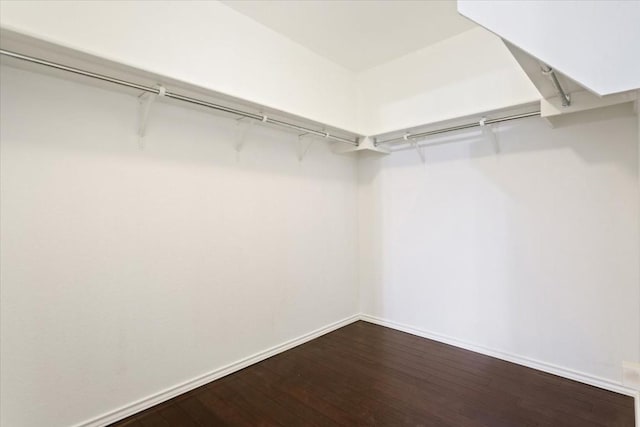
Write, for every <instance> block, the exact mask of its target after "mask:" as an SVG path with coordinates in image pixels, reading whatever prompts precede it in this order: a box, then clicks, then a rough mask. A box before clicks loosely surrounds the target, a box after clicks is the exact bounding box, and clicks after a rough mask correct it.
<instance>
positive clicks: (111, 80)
mask: <svg viewBox="0 0 640 427" xmlns="http://www.w3.org/2000/svg"><path fill="white" fill-rule="evenodd" d="M0 54H1V55H4V56H9V57H11V58H16V59H19V60H22V61H27V62H31V63H34V64H38V65H44V66H45V67H49V68H55V69H57V70H62V71H68V72H70V73H74V74H78V75H81V76H85V77H90V78H92V79H97V80H102V81H105V82H109V83H113V84H117V85H120V86H125V87H128V88H132V89H137V90H141V91H144V92H149V93H154V94H156V95H158V94H160V91H161V90H160V89H159V88H157V87H150V86H144V85H141V84H138V83H133V82H128V81H126V80H120V79H116V78H114V77H109V76H105V75H103V74H98V73H92V72H91V71H86V70H81V69H79V68H74V67H69V66H66V65H62V64H58V63H55V62H51V61H46V60H44V59H40V58H35V57H33V56H28V55H22V54H20V53H17V52H11V51H8V50H4V49H0ZM164 96H166V97H167V98H172V99H177V100H178V101H183V102H188V103H190V104H195V105H200V106H203V107H207V108H211V109H214V110H218V111H224V112H225V113H230V114H235V115H237V116H241V117H245V118H249V119H254V120H258V121H261V122H263V123H268V124H272V125H275V126H280V127H284V128H288V129H294V130H297V131H300V132H304V133H306V134H311V135H316V136H319V137H321V138H326V139H331V140H333V141H337V142H341V143H344V144H349V145H354V146H358V140H357V139H356V140H351V139H348V138H342V137H340V136H336V135H331V134H329V133H328V132H323V131H319V130H315V129H310V128H307V127H304V126H299V125H296V124H293V123H289V122H285V121H282V120H276V119H272V118H270V117H268V116H266V115H262V114H256V113H251V112H248V111H243V110H238V109H236V108H231V107H226V106H224V105H220V104H214V103H211V102H207V101H203V100H201V99H197V98H192V97H190V96H185V95H180V94H177V93H173V92H169V91H165V92H164Z"/></svg>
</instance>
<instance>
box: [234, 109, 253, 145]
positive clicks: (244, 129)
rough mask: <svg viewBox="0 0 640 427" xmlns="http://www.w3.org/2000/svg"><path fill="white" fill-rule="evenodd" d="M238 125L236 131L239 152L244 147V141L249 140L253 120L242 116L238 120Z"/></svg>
mask: <svg viewBox="0 0 640 427" xmlns="http://www.w3.org/2000/svg"><path fill="white" fill-rule="evenodd" d="M245 120H246V121H245ZM236 126H237V127H238V129H237V131H236V144H235V149H236V152H237V153H239V152H241V151H242V148H243V147H244V143H245V141H246V140H247V134H248V133H249V130H250V129H251V127H253V120H251V119H247V118H246V117H241V118H239V119H237V120H236Z"/></svg>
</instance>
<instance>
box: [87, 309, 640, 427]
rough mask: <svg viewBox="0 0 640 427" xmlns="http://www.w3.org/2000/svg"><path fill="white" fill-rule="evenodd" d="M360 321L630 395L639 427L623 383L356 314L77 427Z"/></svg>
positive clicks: (95, 424)
mask: <svg viewBox="0 0 640 427" xmlns="http://www.w3.org/2000/svg"><path fill="white" fill-rule="evenodd" d="M358 320H363V321H365V322H369V323H374V324H377V325H381V326H385V327H387V328H391V329H395V330H398V331H402V332H407V333H409V334H412V335H416V336H419V337H422V338H428V339H432V340H434V341H438V342H442V343H445V344H449V345H452V346H455V347H459V348H464V349H466V350H470V351H473V352H476V353H480V354H484V355H487V356H491V357H495V358H498V359H501V360H506V361H508V362H512V363H516V364H518V365H522V366H526V367H529V368H533V369H537V370H539V371H543V372H548V373H550V374H554V375H558V376H561V377H564V378H568V379H571V380H575V381H578V382H581V383H584V384H588V385H592V386H595V387H599V388H602V389H605V390H609V391H613V392H615V393H621V394H624V395H627V396H632V397H634V398H635V413H636V426H637V427H640V392H639V391H636V390H633V389H631V388H628V387H625V386H623V385H622V384H621V383H618V382H615V381H611V380H608V379H605V378H601V377H597V376H594V375H590V374H587V373H584V372H579V371H575V370H573V369H568V368H564V367H561V366H557V365H553V364H551V363H546V362H541V361H538V360H534V359H530V358H528V357H524V356H518V355H515V354H511V353H507V352H503V351H500V350H494V349H490V348H487V347H484V346H481V345H477V344H473V343H469V342H466V341H463V340H459V339H457V338H453V337H450V336H446V335H442V334H438V333H434V332H428V331H425V330H422V329H418V328H415V327H413V326H409V325H406V324H402V323H398V322H394V321H391V320H386V319H383V318H380V317H376V316H371V315H368V314H356V315H353V316H349V317H347V318H345V319H342V320H340V321H337V322H334V323H331V324H329V325H327V326H324V327H322V328H319V329H316V330H315V331H312V332H309V333H307V334H304V335H301V336H300V337H298V338H294V339H291V340H289V341H286V342H284V343H282V344H279V345H277V346H274V347H271V348H269V349H267V350H264V351H261V352H259V353H256V354H254V355H252V356H249V357H246V358H244V359H240V360H238V361H237V362H234V363H231V364H229V365H226V366H223V367H221V368H219V369H216V370H214V371H211V372H209V373H206V374H204V375H201V376H199V377H196V378H193V379H191V380H189V381H186V382H184V383H182V384H178V385H175V386H173V387H169V388H167V389H165V390H162V391H160V392H158V393H155V394H152V395H151V396H147V397H145V398H143V399H140V400H138V401H136V402H133V403H130V404H128V405H125V406H122V407H120V408H118V409H115V410H112V411H109V412H107V413H105V414H102V415H100V416H98V417H95V418H92V419H90V420H88V421H84V422H81V423H79V424H76V425H75V426H74V427H103V426H106V425H108V424H111V423H114V422H116V421H119V420H122V419H124V418H126V417H128V416H131V415H133V414H136V413H138V412H140V411H143V410H145V409H148V408H150V407H152V406H155V405H157V404H159V403H162V402H164V401H166V400H169V399H171V398H173V397H176V396H179V395H181V394H183V393H186V392H188V391H190V390H193V389H195V388H197V387H200V386H202V385H204V384H207V383H210V382H211V381H215V380H217V379H219V378H222V377H224V376H226V375H229V374H232V373H234V372H236V371H239V370H241V369H244V368H246V367H247V366H250V365H253V364H255V363H258V362H261V361H263V360H265V359H268V358H269V357H271V356H275V355H276V354H279V353H282V352H284V351H287V350H289V349H291V348H293V347H296V346H299V345H300V344H304V343H305V342H308V341H311V340H312V339H315V338H318V337H319V336H322V335H324V334H327V333H329V332H332V331H334V330H336V329H339V328H341V327H343V326H346V325H348V324H351V323H353V322H356V321H358Z"/></svg>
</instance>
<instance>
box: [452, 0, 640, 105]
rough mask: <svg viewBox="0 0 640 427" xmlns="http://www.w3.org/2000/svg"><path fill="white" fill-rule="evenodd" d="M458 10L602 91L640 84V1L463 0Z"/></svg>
mask: <svg viewBox="0 0 640 427" xmlns="http://www.w3.org/2000/svg"><path fill="white" fill-rule="evenodd" d="M458 12H460V13H461V14H462V15H464V16H466V17H467V18H470V19H472V20H473V21H475V22H477V23H478V24H480V25H482V26H483V27H485V28H487V29H488V30H490V31H492V32H494V33H496V34H497V35H499V36H500V37H502V38H503V39H505V40H507V41H509V42H511V43H513V44H514V45H516V46H518V47H519V48H521V49H523V50H525V51H526V52H528V53H529V54H531V55H533V56H535V57H536V58H538V59H540V60H541V61H544V62H546V63H548V64H549V65H550V66H552V67H553V68H555V69H557V70H558V71H560V72H562V73H563V74H565V75H567V76H569V77H570V78H571V79H573V80H575V81H576V82H578V83H580V84H581V85H582V86H584V87H586V88H587V89H589V90H591V91H593V92H595V93H596V94H598V95H601V96H602V95H608V94H612V93H618V92H623V91H627V90H633V89H637V88H640V1H555V2H552V1H479V0H458Z"/></svg>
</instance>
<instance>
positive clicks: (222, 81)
mask: <svg viewBox="0 0 640 427" xmlns="http://www.w3.org/2000/svg"><path fill="white" fill-rule="evenodd" d="M0 25H2V27H4V28H8V29H11V30H14V31H18V32H20V33H25V34H28V35H32V36H34V37H37V38H39V39H43V40H46V41H50V42H53V43H56V44H59V45H62V46H66V47H70V48H73V49H76V50H79V51H82V52H87V53H91V54H95V55H97V56H99V57H104V58H107V59H111V60H113V61H116V62H120V63H123V64H126V65H130V66H133V67H136V68H139V69H141V70H146V71H150V72H154V73H157V74H160V75H163V76H168V77H171V78H174V79H178V80H182V81H185V82H188V83H190V84H194V85H197V86H201V87H203V88H206V89H211V90H214V91H218V92H221V93H224V94H228V95H231V96H235V97H238V98H240V99H245V100H248V101H252V102H256V103H258V104H262V105H265V106H268V107H272V108H276V109H279V110H282V111H286V112H290V113H293V114H297V115H299V116H302V117H305V118H308V119H312V120H316V121H319V122H323V123H326V124H328V125H331V126H335V127H338V128H344V129H346V130H351V131H354V132H357V129H355V128H356V121H355V114H356V109H355V87H354V84H353V83H354V78H355V76H354V74H353V73H352V72H350V71H348V70H346V69H345V68H343V67H340V66H338V65H336V64H335V63H333V62H331V61H329V60H328V59H325V58H323V57H321V56H319V55H317V54H315V53H313V52H311V51H310V50H309V49H307V48H305V47H302V46H300V45H298V44H296V43H294V42H293V41H291V40H289V39H287V38H286V37H284V36H282V35H280V34H278V33H276V32H274V31H273V30H270V29H268V28H266V27H264V26H263V25H261V24H258V23H257V22H255V21H253V20H252V19H250V18H248V17H246V16H245V15H242V14H240V13H238V12H236V11H235V10H233V9H231V8H229V7H227V6H225V5H224V4H222V3H219V2H217V1H189V2H183V1H151V0H149V1H49V0H47V1H26V2H25V1H9V0H7V1H2V2H0Z"/></svg>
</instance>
